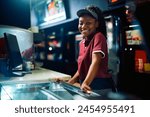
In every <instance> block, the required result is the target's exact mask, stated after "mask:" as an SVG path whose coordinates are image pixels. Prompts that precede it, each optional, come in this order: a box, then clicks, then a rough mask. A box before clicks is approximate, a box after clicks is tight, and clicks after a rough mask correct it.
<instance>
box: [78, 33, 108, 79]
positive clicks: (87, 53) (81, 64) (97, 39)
mask: <svg viewBox="0 0 150 117" xmlns="http://www.w3.org/2000/svg"><path fill="white" fill-rule="evenodd" d="M86 43H88V44H87V45H86ZM85 45H86V46H85ZM79 49H80V50H79V57H78V72H79V77H80V79H85V78H86V75H87V73H88V70H89V67H90V64H91V62H92V54H93V53H96V52H100V53H101V54H102V55H103V58H102V60H101V62H100V65H99V70H98V73H97V75H96V78H110V77H111V75H110V74H109V73H108V50H107V42H106V38H105V37H104V35H103V34H102V33H100V32H98V33H96V34H95V35H94V36H93V37H92V39H88V38H86V39H83V40H82V41H81V42H80V43H79Z"/></svg>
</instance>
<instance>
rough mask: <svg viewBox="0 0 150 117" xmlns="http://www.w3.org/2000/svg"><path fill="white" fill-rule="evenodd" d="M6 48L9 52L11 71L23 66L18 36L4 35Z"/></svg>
mask: <svg viewBox="0 0 150 117" xmlns="http://www.w3.org/2000/svg"><path fill="white" fill-rule="evenodd" d="M4 38H5V42H6V47H7V51H8V66H9V71H11V72H12V71H13V70H15V69H16V68H17V67H18V66H20V65H23V59H22V56H21V53H20V49H19V45H18V41H17V37H16V35H13V34H10V33H4Z"/></svg>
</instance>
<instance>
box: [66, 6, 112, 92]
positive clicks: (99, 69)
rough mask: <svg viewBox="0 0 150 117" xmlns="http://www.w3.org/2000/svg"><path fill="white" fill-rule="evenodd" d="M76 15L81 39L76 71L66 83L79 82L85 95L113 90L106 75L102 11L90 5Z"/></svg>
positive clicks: (106, 65)
mask: <svg viewBox="0 0 150 117" xmlns="http://www.w3.org/2000/svg"><path fill="white" fill-rule="evenodd" d="M77 15H78V17H79V24H78V29H79V32H80V33H81V34H82V35H83V39H82V40H81V42H80V44H79V48H80V50H79V56H78V70H77V72H76V73H75V75H74V76H73V77H72V78H71V79H70V80H69V81H68V83H70V84H74V83H76V82H80V84H81V90H83V91H84V92H87V93H88V92H89V91H91V90H100V89H112V90H113V89H114V86H113V80H112V77H111V74H109V73H108V50H107V42H106V26H105V21H104V17H103V14H102V11H101V10H100V9H99V8H98V7H96V6H93V5H91V6H87V7H86V8H85V9H80V10H79V11H78V12H77Z"/></svg>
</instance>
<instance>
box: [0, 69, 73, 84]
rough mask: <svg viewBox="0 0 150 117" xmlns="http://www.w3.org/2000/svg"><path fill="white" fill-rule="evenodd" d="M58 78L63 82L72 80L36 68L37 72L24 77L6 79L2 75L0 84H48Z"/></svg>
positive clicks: (58, 73)
mask: <svg viewBox="0 0 150 117" xmlns="http://www.w3.org/2000/svg"><path fill="white" fill-rule="evenodd" d="M58 78H59V79H62V80H68V79H70V78H71V76H70V75H67V74H63V73H60V72H56V71H53V70H48V69H45V68H36V69H35V70H32V71H31V73H29V74H26V75H24V76H22V77H6V76H3V75H2V74H1V75H0V84H13V83H31V82H36V83H38V82H48V81H52V80H56V79H58Z"/></svg>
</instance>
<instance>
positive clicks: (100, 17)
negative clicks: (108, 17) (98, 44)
mask: <svg viewBox="0 0 150 117" xmlns="http://www.w3.org/2000/svg"><path fill="white" fill-rule="evenodd" d="M85 9H88V10H91V11H93V12H95V13H96V14H97V15H98V22H99V27H98V28H97V31H99V32H101V33H102V34H103V35H104V36H105V37H107V34H106V24H105V20H104V16H103V13H102V11H101V9H100V8H99V7H97V6H94V5H89V6H87V7H86V8H85Z"/></svg>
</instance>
